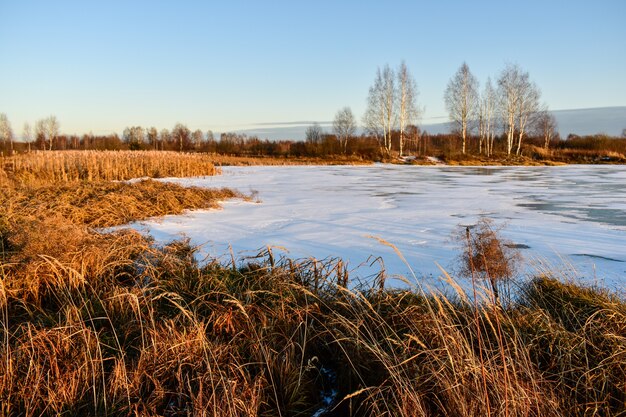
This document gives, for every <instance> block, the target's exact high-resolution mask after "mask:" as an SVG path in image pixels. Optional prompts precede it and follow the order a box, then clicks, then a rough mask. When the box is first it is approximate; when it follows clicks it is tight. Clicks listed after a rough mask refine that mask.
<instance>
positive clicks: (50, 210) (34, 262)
mask: <svg viewBox="0 0 626 417" xmlns="http://www.w3.org/2000/svg"><path fill="white" fill-rule="evenodd" d="M205 192H206V190H193V189H192V190H188V189H183V188H181V187H177V186H173V185H167V184H160V183H157V182H154V181H145V182H139V183H136V184H125V183H110V182H84V181H80V182H72V183H65V182H62V183H58V182H56V183H45V182H44V181H43V180H39V181H38V184H37V185H32V184H30V185H25V184H24V183H22V182H19V181H18V182H14V181H13V180H12V179H7V180H5V186H4V187H3V188H2V189H1V191H0V199H1V200H2V205H1V206H0V207H1V208H0V243H1V244H2V245H1V247H0V414H1V415H5V416H41V415H81V416H83V415H85V416H101V415H113V416H188V415H198V416H298V415H313V414H314V413H315V412H316V411H319V410H322V409H324V410H326V412H325V413H323V414H321V415H326V416H331V415H336V416H339V415H341V416H370V415H376V416H487V415H489V416H520V417H521V416H623V415H625V414H626V303H625V302H624V300H623V299H621V298H619V297H618V296H617V295H615V294H611V293H609V292H607V291H602V290H598V289H594V288H583V287H580V286H577V285H575V284H568V283H563V282H561V281H559V280H558V279H554V278H552V277H547V276H543V277H538V278H536V279H534V280H532V281H530V282H528V283H527V284H525V285H524V286H523V287H522V288H521V289H520V290H519V293H518V297H517V298H514V299H513V300H511V301H510V302H508V303H506V304H505V305H504V306H498V305H495V304H494V303H491V302H487V301H485V302H476V301H473V298H472V296H471V295H468V294H464V293H463V292H462V290H460V287H458V286H457V289H458V292H457V294H452V295H447V296H444V295H442V294H437V293H423V292H421V291H418V290H413V289H396V290H394V289H385V288H384V286H383V284H382V283H381V284H380V285H379V286H376V287H372V288H370V287H362V288H356V287H351V285H350V277H349V274H348V272H347V271H346V268H345V267H344V266H343V264H342V263H341V262H340V261H337V260H329V261H313V260H307V261H302V262H296V261H293V260H291V259H286V258H281V257H279V256H277V255H276V253H274V252H273V251H272V250H271V249H268V250H266V251H264V252H263V253H261V254H259V257H258V258H257V259H250V260H249V261H248V262H247V263H245V264H239V265H234V264H219V263H217V262H215V261H213V262H209V263H208V264H204V265H199V264H198V263H197V262H196V261H195V259H194V252H195V248H193V247H191V246H190V245H189V244H188V243H187V242H184V241H181V242H173V243H171V244H169V245H167V246H165V247H162V248H159V247H155V246H153V245H152V244H151V242H150V240H149V239H147V238H146V237H144V236H142V235H140V234H138V233H136V232H133V231H128V230H118V231H116V232H113V233H99V232H97V231H96V230H94V229H93V226H105V225H113V224H119V223H122V222H124V221H127V220H128V219H129V218H141V217H144V216H149V215H154V214H164V213H168V212H173V211H176V210H182V209H184V208H191V207H196V206H197V205H203V204H204V205H209V206H210V205H211V204H214V202H215V199H214V198H213V199H212V197H216V195H211V194H206V193H205ZM223 197H225V195H223V194H220V193H218V194H217V197H216V198H223ZM120 206H121V207H123V210H119V207H120ZM328 395H331V398H332V400H331V402H330V404H328V403H326V402H325V401H324V397H325V396H328Z"/></svg>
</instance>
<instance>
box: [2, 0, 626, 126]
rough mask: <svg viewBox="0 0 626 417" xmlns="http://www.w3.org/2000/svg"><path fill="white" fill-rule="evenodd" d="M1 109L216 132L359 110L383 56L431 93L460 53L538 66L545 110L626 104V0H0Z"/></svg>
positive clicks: (433, 107) (485, 63) (487, 71)
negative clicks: (405, 68) (178, 125)
mask: <svg viewBox="0 0 626 417" xmlns="http://www.w3.org/2000/svg"><path fill="white" fill-rule="evenodd" d="M0 22H1V24H0V56H1V57H2V58H1V61H0V113H2V112H4V113H6V114H7V116H8V117H9V120H10V121H11V123H12V125H13V129H14V131H15V132H16V133H17V134H21V130H22V125H23V123H24V122H25V121H29V122H31V124H32V123H33V122H34V121H35V120H37V119H39V118H42V117H46V116H48V115H50V114H55V115H56V116H57V117H58V119H59V121H60V123H61V131H62V132H65V133H79V134H80V133H84V132H88V131H93V132H94V133H105V132H110V131H115V132H118V133H119V132H121V131H122V130H123V129H124V127H125V126H129V125H142V126H156V127H157V128H159V129H161V128H171V127H172V126H173V125H174V124H175V123H176V122H178V121H180V122H183V123H186V124H187V125H188V126H189V127H190V128H191V129H196V128H200V129H202V130H207V129H213V130H214V131H216V132H221V131H225V130H231V129H245V128H246V127H248V126H252V125H255V124H258V123H275V122H295V121H304V120H306V121H310V120H317V121H327V120H332V118H333V116H334V114H335V112H336V111H337V110H338V109H339V108H340V107H343V106H350V107H352V110H353V111H354V113H355V114H356V115H357V117H358V118H359V119H360V118H361V114H362V113H363V111H364V108H365V100H366V96H367V90H368V88H369V86H370V84H371V83H372V81H373V78H374V75H375V72H376V68H377V67H378V66H383V65H385V64H387V63H388V64H390V65H392V66H396V65H398V64H399V63H400V61H401V60H402V59H404V60H405V61H406V63H407V65H408V66H409V68H410V70H411V72H412V73H413V75H414V77H415V79H416V81H417V84H418V87H419V90H420V93H421V94H420V97H419V102H420V104H421V105H422V106H425V108H426V112H425V114H424V119H423V122H424V123H430V122H435V121H441V120H439V119H437V117H441V116H445V111H444V106H443V99H442V96H443V91H444V88H445V86H446V83H447V81H448V79H449V78H450V77H451V75H452V74H453V73H454V72H455V71H456V69H457V68H458V67H459V65H460V64H461V63H462V62H463V61H467V63H468V64H469V66H470V69H471V70H472V72H474V74H475V75H476V76H477V77H478V78H479V79H480V80H481V82H484V80H485V79H486V77H487V76H492V78H495V77H497V74H498V72H499V71H500V70H501V69H502V67H503V66H504V65H505V63H507V62H513V63H518V64H519V65H520V66H522V68H524V69H526V70H528V71H529V72H530V75H531V77H532V79H533V80H534V81H536V82H537V84H538V85H539V87H540V88H541V89H542V91H543V99H544V100H545V102H546V103H547V104H548V105H549V106H550V108H551V109H555V110H556V109H571V108H587V107H604V106H623V105H626V1H624V0H614V1H602V0H598V1H595V2H592V1H589V0H585V1H571V0H570V1H545V0H544V1H515V2H513V1H502V0H501V1H491V2H487V1H446V2H443V1H442V2H434V1H433V2H418V1H384V2H383V1H371V2H369V1H306V2H304V1H293V0H292V1H263V2H262V1H202V2H201V1H197V2H195V1H167V2H166V1H99V2H92V1H63V0H58V1H27V0H24V1H19V0H14V1H8V0H0Z"/></svg>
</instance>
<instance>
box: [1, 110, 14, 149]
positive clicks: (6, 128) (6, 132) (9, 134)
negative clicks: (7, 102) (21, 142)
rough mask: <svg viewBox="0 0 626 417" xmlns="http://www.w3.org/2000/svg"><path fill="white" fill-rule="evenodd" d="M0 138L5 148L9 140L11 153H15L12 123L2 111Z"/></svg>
mask: <svg viewBox="0 0 626 417" xmlns="http://www.w3.org/2000/svg"><path fill="white" fill-rule="evenodd" d="M0 138H2V144H3V145H4V148H5V149H6V147H7V142H8V143H9V145H10V148H9V149H10V151H9V152H10V153H11V154H12V153H13V130H12V129H11V123H10V122H9V118H8V117H7V115H6V114H5V113H0Z"/></svg>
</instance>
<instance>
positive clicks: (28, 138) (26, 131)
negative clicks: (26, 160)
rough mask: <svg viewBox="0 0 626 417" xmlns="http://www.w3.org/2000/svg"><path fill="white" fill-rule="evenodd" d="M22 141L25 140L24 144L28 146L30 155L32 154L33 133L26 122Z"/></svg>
mask: <svg viewBox="0 0 626 417" xmlns="http://www.w3.org/2000/svg"><path fill="white" fill-rule="evenodd" d="M22 139H24V142H26V143H27V144H28V153H30V144H31V142H32V141H33V131H32V129H31V128H30V124H29V123H28V122H24V127H23V128H22Z"/></svg>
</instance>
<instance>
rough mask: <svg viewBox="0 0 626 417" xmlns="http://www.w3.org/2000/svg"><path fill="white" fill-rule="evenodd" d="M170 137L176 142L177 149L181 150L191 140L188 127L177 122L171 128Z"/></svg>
mask: <svg viewBox="0 0 626 417" xmlns="http://www.w3.org/2000/svg"><path fill="white" fill-rule="evenodd" d="M172 139H173V140H175V141H176V142H178V150H179V152H182V151H183V149H186V148H187V147H188V146H189V142H190V141H191V131H190V130H189V128H188V127H187V126H185V125H183V124H182V123H177V124H176V126H174V129H172Z"/></svg>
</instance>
